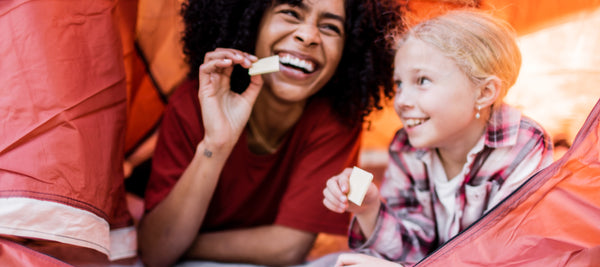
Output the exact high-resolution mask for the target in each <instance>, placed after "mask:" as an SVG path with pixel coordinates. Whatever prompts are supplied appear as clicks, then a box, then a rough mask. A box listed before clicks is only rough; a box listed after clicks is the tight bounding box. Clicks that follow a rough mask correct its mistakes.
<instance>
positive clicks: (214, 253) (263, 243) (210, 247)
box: [186, 225, 316, 266]
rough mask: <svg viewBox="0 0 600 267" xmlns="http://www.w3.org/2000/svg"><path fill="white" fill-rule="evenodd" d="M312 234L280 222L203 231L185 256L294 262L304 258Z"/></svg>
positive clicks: (264, 262)
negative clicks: (278, 223)
mask: <svg viewBox="0 0 600 267" xmlns="http://www.w3.org/2000/svg"><path fill="white" fill-rule="evenodd" d="M315 238H316V234H315V233H311V232H305V231H301V230H298V229H294V228H290V227H286V226H281V225H266V226H260V227H254V228H246V229H237V230H227V231H221V232H212V233H202V234H200V235H198V236H197V238H196V240H195V242H194V245H193V246H192V247H191V248H190V250H188V252H187V253H186V257H189V258H192V259H205V260H213V261H223V262H244V263H251V264H259V265H267V266H289V265H296V264H300V263H302V262H303V261H304V260H305V258H306V255H308V252H309V251H310V249H311V248H312V245H313V243H314V240H315Z"/></svg>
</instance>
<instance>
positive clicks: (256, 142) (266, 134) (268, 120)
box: [248, 93, 306, 154]
mask: <svg viewBox="0 0 600 267" xmlns="http://www.w3.org/2000/svg"><path fill="white" fill-rule="evenodd" d="M305 104H306V101H303V102H297V103H282V102H281V101H277V100H276V99H273V98H269V97H267V96H266V95H265V94H263V93H261V95H259V97H258V98H257V100H256V104H255V105H254V108H253V109H252V114H250V119H249V121H248V132H249V135H248V145H249V147H250V149H251V150H252V151H253V152H255V153H260V154H265V153H267V154H272V153H274V152H275V151H276V150H277V148H279V146H280V145H281V143H282V142H283V140H284V139H285V137H286V136H287V133H288V132H289V130H290V129H291V128H292V127H293V126H294V125H295V124H296V122H297V121H298V120H299V119H300V117H301V116H302V112H303V111H304V107H305Z"/></svg>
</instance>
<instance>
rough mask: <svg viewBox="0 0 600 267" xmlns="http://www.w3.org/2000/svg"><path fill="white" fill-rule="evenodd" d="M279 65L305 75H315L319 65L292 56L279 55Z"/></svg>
mask: <svg viewBox="0 0 600 267" xmlns="http://www.w3.org/2000/svg"><path fill="white" fill-rule="evenodd" d="M279 63H281V64H282V65H284V66H287V67H291V68H294V69H297V70H300V71H302V72H304V73H313V72H314V71H315V69H316V65H317V64H316V63H315V62H313V61H310V60H304V59H300V58H297V57H295V56H293V55H290V54H285V55H279Z"/></svg>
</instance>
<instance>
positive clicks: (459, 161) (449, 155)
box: [435, 124, 486, 180]
mask: <svg viewBox="0 0 600 267" xmlns="http://www.w3.org/2000/svg"><path fill="white" fill-rule="evenodd" d="M485 130H486V124H482V125H478V126H475V127H474V129H473V131H471V132H472V133H473V134H471V135H465V136H463V138H462V139H461V140H456V141H454V142H453V145H452V146H450V147H438V148H436V149H435V151H436V153H437V155H438V157H439V158H440V162H441V163H442V166H443V167H444V171H445V172H446V177H447V178H448V180H451V179H452V178H454V177H455V176H456V175H458V174H459V173H460V172H461V171H462V169H463V167H464V165H465V164H466V163H467V155H468V154H469V152H470V151H471V150H472V149H473V147H475V145H477V143H478V142H479V140H480V139H481V137H482V136H483V135H484V134H485Z"/></svg>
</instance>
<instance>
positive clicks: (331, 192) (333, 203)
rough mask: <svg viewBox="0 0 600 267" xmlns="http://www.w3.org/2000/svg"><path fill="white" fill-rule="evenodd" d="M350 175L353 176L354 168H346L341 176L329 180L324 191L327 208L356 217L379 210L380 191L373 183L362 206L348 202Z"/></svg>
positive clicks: (324, 202) (324, 201)
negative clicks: (349, 213) (369, 211)
mask: <svg viewBox="0 0 600 267" xmlns="http://www.w3.org/2000/svg"><path fill="white" fill-rule="evenodd" d="M350 174H352V168H346V169H345V170H344V171H342V172H341V173H340V174H338V175H336V176H333V177H331V178H330V179H329V180H327V186H326V187H325V189H324V190H323V196H324V199H323V204H324V205H325V207H327V208H328V209H329V210H331V211H333V212H337V213H343V212H345V211H347V212H352V213H354V214H355V215H360V214H362V213H364V212H366V211H368V210H379V205H380V200H379V190H378V189H377V186H375V184H373V183H371V184H370V185H369V189H368V190H367V193H366V195H365V198H364V199H363V203H362V205H360V206H357V205H356V204H354V203H352V202H349V201H348V196H347V195H348V192H349V189H350V186H349V182H348V181H349V178H350Z"/></svg>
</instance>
